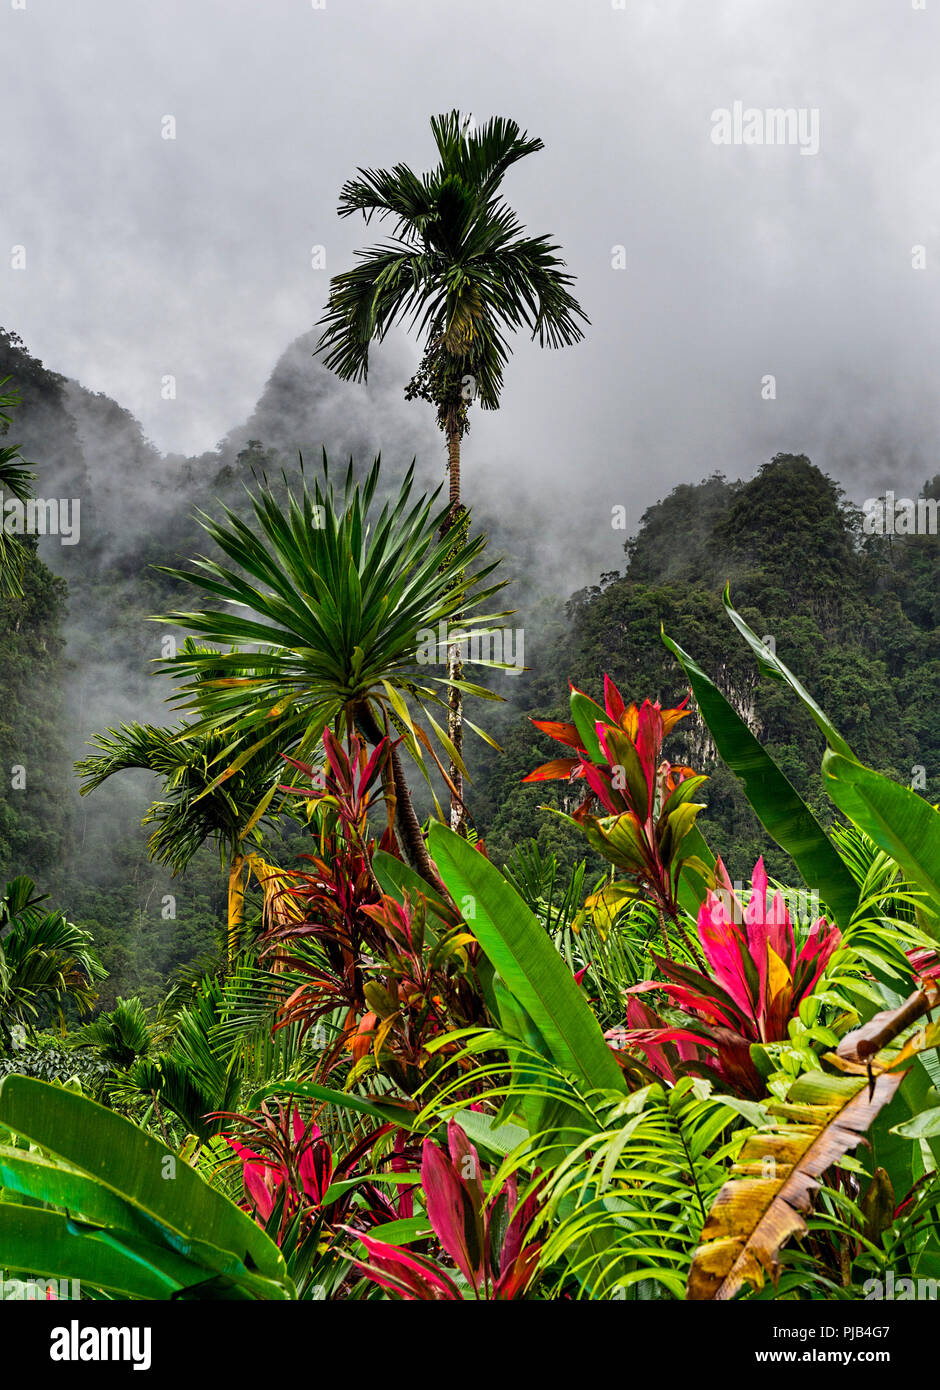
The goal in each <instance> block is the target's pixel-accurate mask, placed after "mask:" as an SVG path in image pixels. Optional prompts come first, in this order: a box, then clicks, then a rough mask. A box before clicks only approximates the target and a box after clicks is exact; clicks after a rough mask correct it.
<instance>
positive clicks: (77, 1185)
mask: <svg viewBox="0 0 940 1390" xmlns="http://www.w3.org/2000/svg"><path fill="white" fill-rule="evenodd" d="M0 1136H2V1137H4V1139H5V1142H4V1143H3V1144H0V1189H2V1200H0V1266H2V1267H4V1268H5V1269H8V1270H11V1271H16V1272H22V1273H24V1274H28V1275H29V1276H31V1277H41V1278H48V1279H61V1278H69V1279H76V1280H78V1281H79V1282H80V1283H82V1284H85V1285H86V1286H87V1287H88V1288H89V1289H94V1290H97V1291H98V1292H100V1293H101V1294H103V1295H106V1296H108V1297H111V1298H128V1299H200V1298H230V1299H241V1300H244V1299H262V1300H285V1299H290V1298H293V1297H294V1288H293V1285H292V1283H291V1281H290V1279H289V1277H288V1274H287V1267H286V1265H285V1263H284V1258H283V1256H282V1255H281V1252H280V1251H279V1250H278V1248H277V1246H276V1245H275V1243H274V1242H273V1241H272V1240H271V1239H270V1238H269V1237H268V1236H267V1235H266V1234H265V1232H264V1231H262V1230H261V1229H260V1227H259V1226H258V1225H257V1224H256V1223H255V1222H254V1221H252V1220H251V1218H250V1217H249V1216H247V1215H246V1214H245V1213H244V1212H242V1211H240V1210H239V1209H238V1207H237V1206H235V1204H234V1203H233V1202H231V1201H229V1199H228V1198H227V1197H225V1196H224V1195H223V1194H222V1193H221V1192H218V1191H216V1190H215V1189H213V1188H212V1187H210V1186H209V1185H208V1184H207V1183H206V1182H205V1180H204V1179H203V1178H202V1177H201V1176H200V1175H199V1174H198V1173H197V1172H196V1171H195V1169H194V1168H192V1167H191V1166H190V1165H189V1164H188V1163H187V1162H186V1161H185V1159H184V1158H182V1157H181V1156H180V1155H179V1154H177V1153H175V1152H174V1151H173V1150H172V1149H170V1148H169V1147H168V1146H167V1145H165V1144H161V1143H160V1142H159V1141H157V1140H156V1139H154V1138H151V1137H150V1136H149V1135H146V1134H144V1133H143V1132H142V1131H141V1130H140V1129H139V1128H138V1127H137V1125H135V1124H132V1123H131V1122H130V1121H129V1120H125V1119H124V1118H123V1117H122V1116H120V1115H116V1114H115V1113H114V1112H113V1111H111V1110H106V1109H104V1108H103V1107H102V1106H100V1105H98V1104H96V1103H95V1102H94V1101H91V1100H89V1099H88V1098H87V1097H86V1096H83V1095H81V1094H78V1093H76V1092H74V1091H70V1090H66V1089H63V1088H62V1087H59V1086H55V1085H52V1084H50V1083H48V1082H45V1081H36V1080H34V1079H33V1078H31V1077H25V1076H16V1075H12V1076H7V1077H5V1078H4V1079H3V1080H2V1081H0Z"/></svg>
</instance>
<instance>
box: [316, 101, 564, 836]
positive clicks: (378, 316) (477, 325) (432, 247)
mask: <svg viewBox="0 0 940 1390" xmlns="http://www.w3.org/2000/svg"><path fill="white" fill-rule="evenodd" d="M431 133H432V135H433V137H434V142H435V144H436V146H437V153H438V160H439V162H438V164H437V165H436V166H435V167H434V168H433V169H431V170H429V171H428V172H427V173H425V174H416V173H415V172H414V171H413V170H412V169H410V168H409V167H408V165H407V164H396V165H395V166H394V167H393V168H392V169H359V170H358V175H357V177H356V178H354V179H350V180H349V182H347V183H346V184H344V186H343V188H342V190H341V192H340V200H339V207H338V209H337V211H338V213H339V216H340V217H350V216H352V215H353V214H354V213H357V212H358V213H362V215H363V216H364V217H365V220H366V222H367V223H369V222H371V220H372V218H373V217H377V218H378V219H379V221H384V220H385V219H386V218H389V217H390V218H392V220H393V227H392V237H391V240H389V241H386V242H384V243H382V244H381V245H379V246H373V247H370V248H369V249H368V250H365V251H359V252H357V253H356V254H357V256H358V258H359V264H358V265H357V266H355V267H354V268H353V269H352V270H347V271H344V272H342V273H341V274H340V275H336V276H334V277H333V279H332V280H331V281H330V298H329V303H328V305H327V309H326V313H325V314H324V316H323V318H322V319H321V320H320V323H321V324H322V325H323V334H322V336H321V338H320V341H319V343H318V345H317V349H316V351H317V352H322V353H324V354H325V356H324V361H325V362H326V365H327V366H328V367H330V368H332V370H333V371H335V372H336V373H337V375H338V376H340V377H342V378H344V379H345V380H354V381H359V380H365V379H366V377H367V375H368V370H369V347H370V344H371V343H372V342H373V340H375V341H379V342H381V340H382V339H383V338H384V337H385V335H386V333H387V332H388V330H389V329H390V328H391V327H392V326H393V324H395V323H397V322H399V321H407V323H408V326H409V327H410V328H417V330H418V333H419V334H420V336H421V338H422V340H423V343H424V353H423V356H422V359H421V363H420V366H419V368H418V371H417V373H416V374H415V376H414V377H413V378H412V380H411V381H410V382H409V384H408V387H407V388H406V391H405V395H406V397H407V398H408V399H409V400H411V399H413V398H414V397H416V396H420V397H421V398H422V399H423V400H426V401H429V402H430V403H431V404H432V405H434V406H435V407H436V410H437V421H438V425H439V426H440V428H441V430H442V431H443V433H444V435H445V438H446V441H447V469H448V473H449V480H450V509H449V511H448V514H447V516H446V518H445V521H444V529H445V533H446V532H447V531H448V530H451V529H454V528H459V530H460V532H462V533H465V531H466V525H467V519H466V516H465V513H464V511H463V507H462V503H461V492H460V441H461V439H462V437H463V436H464V434H465V433H466V432H467V429H468V423H467V409H468V406H469V404H470V403H471V402H472V401H473V400H478V401H479V402H480V405H481V407H482V408H483V409H484V410H496V409H498V407H499V400H500V394H501V391H502V386H503V368H504V367H505V364H506V363H507V361H508V360H509V351H510V349H509V345H508V343H507V340H506V333H507V331H511V330H515V329H518V328H522V327H526V328H529V329H531V331H532V337H533V338H536V337H537V338H538V340H539V344H540V346H542V347H544V346H546V345H547V346H548V347H552V348H558V347H565V346H567V345H569V344H571V343H576V342H578V341H579V340H580V339H581V338H582V337H583V336H584V335H583V333H582V330H581V328H580V326H579V324H578V320H579V319H580V320H582V321H583V322H584V323H587V322H588V321H589V320H588V318H587V315H586V314H585V313H584V311H583V309H582V308H581V306H580V305H579V304H578V302H577V300H576V299H574V298H573V296H572V295H571V294H570V293H569V290H568V286H569V285H571V284H573V283H574V277H573V276H571V275H567V274H565V273H564V271H563V269H562V267H563V266H564V264H565V262H564V261H563V260H562V259H561V258H560V256H559V255H558V251H559V249H560V248H559V247H558V246H556V245H554V244H553V243H552V242H550V241H549V239H548V237H546V236H538V237H532V236H528V235H526V233H525V229H524V227H523V225H522V223H521V222H520V221H519V219H518V218H517V217H516V214H515V213H514V212H513V210H512V208H511V207H510V206H509V205H508V203H506V202H505V200H504V199H503V198H502V197H501V195H500V186H501V184H502V181H503V178H504V176H505V174H506V172H507V170H508V169H509V168H510V167H511V166H512V165H513V164H515V163H517V161H518V160H520V159H524V158H525V157H526V155H530V154H535V153H536V152H537V151H538V150H541V149H543V148H544V146H543V144H542V141H541V140H537V139H530V138H529V136H528V135H527V134H526V133H525V132H524V131H520V129H519V127H518V125H517V124H516V122H515V121H511V120H506V119H505V118H503V117H500V116H497V117H494V118H493V119H492V120H489V121H487V122H486V124H485V125H483V126H481V127H479V128H478V129H472V128H471V123H470V122H469V120H465V119H463V118H462V117H461V115H460V113H459V112H458V111H451V112H450V114H449V115H442V116H434V117H432V118H431ZM462 540H463V535H461V536H460V537H459V540H458V542H456V543H457V544H459V542H460V541H462ZM449 563H450V564H451V565H454V559H453V557H450V558H449ZM448 674H449V676H450V677H451V680H452V684H451V687H450V699H449V706H450V708H449V713H448V733H449V736H450V739H451V742H452V743H453V745H454V747H455V749H456V750H457V753H458V757H457V759H455V760H453V761H452V763H451V769H450V775H451V780H452V781H453V783H454V787H455V789H454V791H453V792H452V794H451V825H452V827H453V828H454V829H456V830H458V831H460V832H461V833H465V829H466V809H465V806H464V802H463V770H462V768H461V765H460V764H461V758H460V756H459V755H460V754H461V752H462V748H463V700H462V692H461V689H460V685H459V684H457V683H456V682H457V681H459V677H460V655H459V643H457V642H454V643H452V644H451V645H450V647H449V648H448Z"/></svg>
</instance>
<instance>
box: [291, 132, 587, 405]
mask: <svg viewBox="0 0 940 1390" xmlns="http://www.w3.org/2000/svg"><path fill="white" fill-rule="evenodd" d="M431 131H432V133H433V135H434V141H435V144H436V146H437V152H438V155H439V157H440V161H439V163H438V164H437V165H436V167H435V168H433V169H431V170H430V171H429V172H427V173H425V174H420V175H419V174H416V173H415V172H414V171H413V170H412V169H410V168H409V167H408V165H407V164H396V165H395V166H394V167H393V168H392V169H360V170H359V171H358V177H356V178H354V179H350V180H349V182H347V183H346V184H345V185H344V186H343V189H342V192H341V193H340V202H339V209H338V211H339V215H340V216H341V217H349V216H351V215H352V214H353V213H356V212H361V213H362V214H363V215H364V216H365V219H366V221H367V222H370V221H371V220H372V218H373V216H376V217H378V218H379V219H380V220H384V219H386V218H392V219H393V223H394V225H393V229H392V238H391V240H389V241H386V242H384V243H383V244H381V245H379V246H373V247H370V248H368V249H367V250H365V251H360V252H357V253H356V254H357V256H358V258H359V264H358V265H357V266H355V267H354V268H353V269H352V270H349V271H345V272H344V273H342V274H340V275H337V276H334V278H333V280H332V281H331V286H330V301H329V304H328V306H327V311H326V314H325V315H324V317H323V319H322V320H321V322H322V324H323V326H324V331H323V335H322V337H321V339H320V343H319V347H318V350H319V351H323V352H324V353H325V354H326V355H325V359H324V360H325V361H326V364H327V366H328V367H330V368H332V370H334V371H335V372H336V373H337V375H339V376H340V377H343V378H346V379H353V380H362V379H364V378H365V377H366V375H367V373H368V368H369V345H370V343H371V342H372V340H373V339H378V340H380V341H381V339H382V338H384V337H385V335H386V333H387V332H388V330H389V329H390V328H391V327H392V325H393V324H394V323H396V322H397V321H399V320H407V321H408V322H409V326H410V327H417V328H418V329H419V332H420V333H421V335H422V337H423V338H424V339H425V342H426V344H427V347H428V349H429V352H430V353H431V355H432V357H433V358H434V359H435V361H436V362H437V364H438V365H439V366H443V367H444V369H445V370H446V368H447V367H448V366H449V367H451V368H453V369H454V370H455V371H456V372H457V373H463V374H469V375H471V376H472V377H473V378H474V382H475V397H476V398H477V399H479V401H480V404H481V405H482V406H483V408H484V409H487V410H495V409H496V408H497V407H498V405H499V397H500V391H501V389H502V384H503V368H504V366H505V364H506V362H507V360H508V357H509V349H508V346H507V342H506V333H507V331H508V330H514V329H518V328H522V327H527V328H529V329H530V330H531V332H532V336H533V338H535V337H537V338H538V340H539V343H540V344H541V345H543V346H545V345H547V346H549V347H563V346H565V345H566V344H569V343H575V342H577V341H579V339H580V338H582V337H583V334H582V331H581V328H580V326H579V324H578V319H581V320H584V321H585V322H587V319H586V316H585V314H584V312H583V310H582V309H581V307H580V306H579V304H578V303H577V301H576V300H575V299H574V298H573V297H572V295H571V294H570V293H569V291H568V286H569V285H570V284H572V283H573V277H572V276H570V275H567V274H565V273H564V271H563V266H564V261H563V260H561V258H560V257H559V255H558V249H559V248H558V247H557V246H555V245H554V244H552V243H551V242H550V241H549V239H548V238H547V237H546V236H537V237H533V236H527V235H525V231H524V228H523V226H522V224H521V222H520V221H519V219H518V218H517V217H516V214H515V213H514V212H513V210H512V208H511V207H509V205H508V204H507V203H506V202H505V200H504V199H503V198H502V197H500V194H499V188H500V184H501V182H502V179H503V176H504V174H505V173H506V171H507V169H509V168H510V166H511V165H513V164H515V163H516V162H517V161H518V160H520V159H523V158H524V157H525V156H526V155H529V154H534V153H535V152H536V151H538V150H541V149H542V148H543V145H542V141H541V140H537V139H530V138H529V137H528V135H527V134H526V133H525V132H520V130H519V127H518V125H517V124H516V122H515V121H511V120H507V119H505V118H503V117H495V118H494V119H492V120H489V121H487V122H486V124H485V125H483V126H481V127H480V128H479V129H478V130H473V131H471V130H470V129H468V127H467V125H466V122H464V121H462V120H461V117H460V115H459V113H458V112H457V111H452V112H450V114H449V115H445V116H436V117H432V119H431ZM459 379H460V378H459V375H458V377H457V381H458V382H459Z"/></svg>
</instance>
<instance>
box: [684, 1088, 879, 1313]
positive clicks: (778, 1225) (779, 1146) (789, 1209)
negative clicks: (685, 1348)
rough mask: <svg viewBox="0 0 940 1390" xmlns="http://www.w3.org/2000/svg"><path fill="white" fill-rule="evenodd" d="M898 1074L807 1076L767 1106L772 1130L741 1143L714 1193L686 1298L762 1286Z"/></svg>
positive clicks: (732, 1293)
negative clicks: (823, 1181)
mask: <svg viewBox="0 0 940 1390" xmlns="http://www.w3.org/2000/svg"><path fill="white" fill-rule="evenodd" d="M902 1078H903V1073H899V1072H895V1073H892V1072H885V1073H882V1074H881V1075H879V1076H877V1077H876V1078H875V1079H874V1085H873V1086H872V1087H869V1082H868V1079H867V1077H865V1076H830V1075H827V1074H826V1073H824V1072H810V1073H808V1074H807V1075H805V1076H802V1077H800V1078H799V1079H798V1080H797V1081H796V1082H795V1083H794V1085H793V1086H792V1087H791V1089H790V1093H789V1095H788V1097H787V1101H786V1103H784V1104H781V1103H775V1104H770V1105H768V1107H767V1108H768V1110H769V1111H770V1112H771V1114H772V1115H774V1116H775V1117H776V1123H775V1124H774V1126H773V1127H772V1128H769V1129H762V1130H759V1131H758V1132H757V1133H755V1134H753V1135H751V1136H750V1137H749V1138H748V1139H746V1140H745V1143H744V1147H743V1148H742V1150H741V1153H740V1155H739V1157H738V1161H737V1163H736V1164H735V1166H734V1169H733V1172H734V1173H735V1174H736V1176H734V1177H733V1178H731V1179H730V1181H728V1182H727V1183H725V1185H724V1187H723V1188H722V1189H721V1191H720V1192H719V1193H718V1196H717V1197H716V1198H715V1201H714V1203H713V1205H712V1208H711V1210H710V1212H709V1214H708V1219H707V1221H706V1222H705V1225H704V1227H703V1229H702V1241H701V1244H700V1245H699V1248H698V1250H697V1251H696V1252H695V1258H694V1259H693V1261H692V1266H691V1269H690V1271H689V1283H688V1289H687V1293H686V1297H687V1298H688V1299H692V1300H705V1299H713V1300H725V1299H731V1298H734V1296H735V1294H737V1293H738V1292H739V1291H740V1290H741V1289H742V1288H743V1287H744V1285H745V1284H750V1285H751V1286H752V1287H753V1288H756V1289H759V1288H762V1287H763V1284H764V1280H765V1278H766V1277H768V1276H769V1277H771V1278H773V1277H774V1276H775V1274H776V1270H777V1268H778V1256H779V1252H780V1249H781V1247H782V1246H783V1245H784V1244H785V1243H786V1242H787V1241H788V1240H789V1239H790V1237H791V1236H793V1235H803V1234H805V1232H806V1230H807V1226H806V1222H805V1220H804V1218H803V1213H804V1212H806V1211H808V1210H809V1209H810V1207H811V1205H812V1201H813V1196H814V1194H815V1192H816V1190H817V1188H818V1187H819V1181H818V1180H819V1177H820V1175H821V1174H822V1173H824V1172H825V1170H826V1169H827V1168H828V1167H830V1166H831V1164H833V1163H835V1162H837V1161H838V1160H839V1159H840V1158H841V1157H842V1156H843V1154H845V1153H847V1152H848V1151H849V1150H850V1149H853V1148H855V1146H856V1145H857V1144H858V1143H860V1142H861V1140H862V1138H863V1137H864V1135H865V1132H866V1130H867V1129H868V1128H869V1126H870V1125H871V1123H872V1121H873V1120H874V1119H875V1117H876V1116H877V1115H878V1113H879V1111H880V1110H881V1109H882V1108H883V1107H884V1106H886V1105H887V1104H888V1103H889V1101H890V1100H891V1099H892V1097H893V1096H894V1093H895V1091H896V1090H897V1089H898V1087H899V1086H900V1084H901V1081H902Z"/></svg>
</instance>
